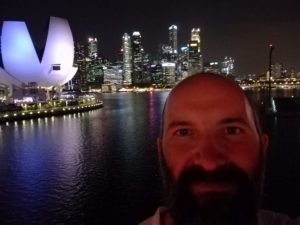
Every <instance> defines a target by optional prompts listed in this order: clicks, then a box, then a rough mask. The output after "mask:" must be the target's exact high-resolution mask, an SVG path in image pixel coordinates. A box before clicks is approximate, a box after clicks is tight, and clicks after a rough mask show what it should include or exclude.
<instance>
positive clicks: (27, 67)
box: [1, 17, 77, 86]
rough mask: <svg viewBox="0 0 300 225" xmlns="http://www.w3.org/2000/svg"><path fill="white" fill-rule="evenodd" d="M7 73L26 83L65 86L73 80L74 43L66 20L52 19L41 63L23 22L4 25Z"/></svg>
mask: <svg viewBox="0 0 300 225" xmlns="http://www.w3.org/2000/svg"><path fill="white" fill-rule="evenodd" d="M1 46H2V61H3V65H4V69H5V70H6V71H7V72H8V73H9V74H10V75H12V76H13V77H15V78H16V79H17V80H20V81H22V82H24V83H28V82H36V83H37V84H38V85H39V86H54V85H63V84H64V83H66V82H68V81H69V80H71V79H72V78H73V76H74V75H75V73H76V71H77V68H76V67H73V60H74V42H73V36H72V32H71V29H70V26H69V23H68V21H67V20H66V19H62V18H57V17H50V23H49V30H48V36H47V41H46V46H45V50H44V54H43V57H42V61H41V62H40V61H39V58H38V56H37V53H36V50H35V48H34V45H33V43H32V40H31V37H30V35H29V32H28V30H27V27H26V24H25V23H24V22H15V21H4V23H3V27H2V36H1Z"/></svg>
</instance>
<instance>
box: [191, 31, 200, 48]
mask: <svg viewBox="0 0 300 225" xmlns="http://www.w3.org/2000/svg"><path fill="white" fill-rule="evenodd" d="M191 41H197V43H198V52H200V53H201V45H200V43H201V39H200V28H193V29H192V31H191Z"/></svg>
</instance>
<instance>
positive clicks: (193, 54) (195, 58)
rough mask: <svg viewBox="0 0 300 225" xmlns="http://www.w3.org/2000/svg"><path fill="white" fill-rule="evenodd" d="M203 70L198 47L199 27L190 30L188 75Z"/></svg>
mask: <svg viewBox="0 0 300 225" xmlns="http://www.w3.org/2000/svg"><path fill="white" fill-rule="evenodd" d="M201 71H203V60H202V54H201V47H200V28H193V29H192V30H191V40H190V41H189V43H188V73H189V75H191V74H194V73H196V72H201Z"/></svg>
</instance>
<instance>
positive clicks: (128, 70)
mask: <svg viewBox="0 0 300 225" xmlns="http://www.w3.org/2000/svg"><path fill="white" fill-rule="evenodd" d="M122 41H123V46H122V50H123V84H124V85H130V84H131V83H132V79H131V76H132V49H131V38H130V36H129V35H128V34H127V33H125V34H124V35H123V37H122Z"/></svg>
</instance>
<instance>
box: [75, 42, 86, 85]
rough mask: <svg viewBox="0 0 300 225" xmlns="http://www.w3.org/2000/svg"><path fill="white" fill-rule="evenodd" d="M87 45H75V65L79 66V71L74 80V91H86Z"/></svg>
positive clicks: (77, 43)
mask: <svg viewBox="0 0 300 225" xmlns="http://www.w3.org/2000/svg"><path fill="white" fill-rule="evenodd" d="M85 58H86V56H85V45H83V44H81V43H79V42H76V43H75V55H74V63H75V64H76V65H77V67H78V70H77V73H76V74H75V76H74V77H73V79H72V84H73V85H74V87H73V88H74V89H84V88H85V87H86V81H87V80H86V61H85Z"/></svg>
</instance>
